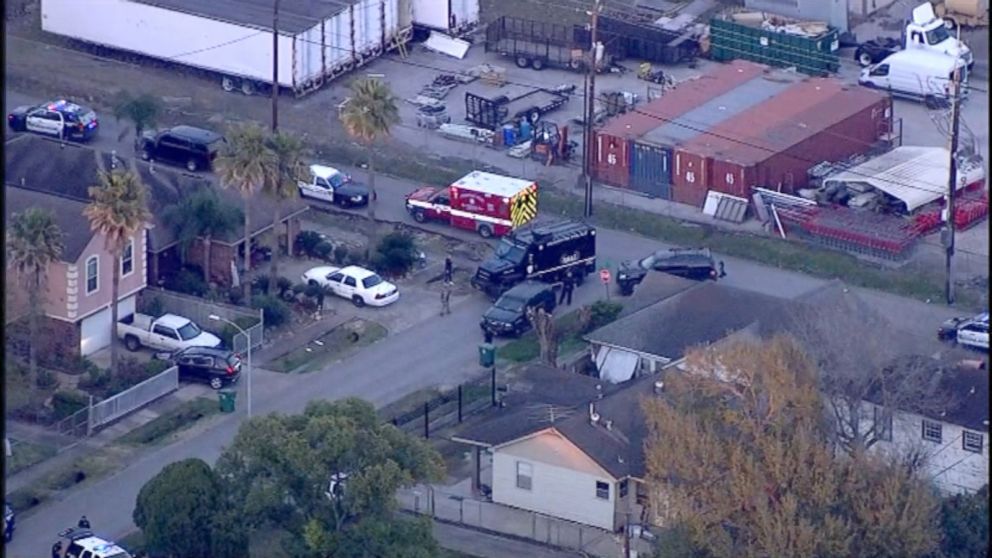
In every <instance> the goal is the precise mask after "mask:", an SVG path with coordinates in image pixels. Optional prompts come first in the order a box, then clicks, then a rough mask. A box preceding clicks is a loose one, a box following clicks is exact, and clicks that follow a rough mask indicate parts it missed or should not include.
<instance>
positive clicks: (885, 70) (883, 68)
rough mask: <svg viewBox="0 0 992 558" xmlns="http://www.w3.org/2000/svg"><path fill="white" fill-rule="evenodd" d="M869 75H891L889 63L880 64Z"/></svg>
mask: <svg viewBox="0 0 992 558" xmlns="http://www.w3.org/2000/svg"><path fill="white" fill-rule="evenodd" d="M869 75H872V76H887V75H889V65H888V64H879V65H878V66H875V67H874V68H873V69H872V71H871V72H869Z"/></svg>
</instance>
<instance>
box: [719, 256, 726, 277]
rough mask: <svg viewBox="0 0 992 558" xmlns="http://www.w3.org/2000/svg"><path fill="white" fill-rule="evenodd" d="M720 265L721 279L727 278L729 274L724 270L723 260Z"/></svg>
mask: <svg viewBox="0 0 992 558" xmlns="http://www.w3.org/2000/svg"><path fill="white" fill-rule="evenodd" d="M718 265H719V267H720V277H721V278H723V277H726V276H727V272H726V271H724V270H723V260H720V263H719V264H718Z"/></svg>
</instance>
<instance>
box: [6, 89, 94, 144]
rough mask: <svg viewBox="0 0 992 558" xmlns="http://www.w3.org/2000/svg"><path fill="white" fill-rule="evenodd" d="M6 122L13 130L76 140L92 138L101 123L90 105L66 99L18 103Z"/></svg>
mask: <svg viewBox="0 0 992 558" xmlns="http://www.w3.org/2000/svg"><path fill="white" fill-rule="evenodd" d="M7 125H8V126H10V129H11V130H14V131H15V132H34V133H36V134H44V135H46V136H54V137H57V138H62V139H74V140H79V141H85V140H88V139H90V138H92V137H93V136H94V135H96V131H97V129H98V128H99V127H100V123H99V122H98V121H97V119H96V113H95V112H93V110H92V109H90V108H89V107H84V106H82V105H77V104H75V103H72V102H69V101H66V100H65V99H61V100H58V101H52V102H50V103H44V104H41V105H36V106H23V107H17V108H16V109H14V110H13V111H12V112H11V113H10V114H8V115H7Z"/></svg>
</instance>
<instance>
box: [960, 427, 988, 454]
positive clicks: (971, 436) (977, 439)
mask: <svg viewBox="0 0 992 558" xmlns="http://www.w3.org/2000/svg"><path fill="white" fill-rule="evenodd" d="M984 438H985V437H984V436H982V435H981V434H979V433H978V432H969V431H968V430H965V431H964V433H963V434H962V435H961V447H962V448H963V449H964V451H971V452H974V453H982V444H983V443H984V441H985V439H984Z"/></svg>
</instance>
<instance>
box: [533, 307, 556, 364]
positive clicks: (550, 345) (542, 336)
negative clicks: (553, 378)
mask: <svg viewBox="0 0 992 558" xmlns="http://www.w3.org/2000/svg"><path fill="white" fill-rule="evenodd" d="M527 320H528V321H530V324H531V326H533V327H534V333H535V334H537V343H538V344H539V345H540V347H541V362H544V363H546V364H547V365H548V366H558V339H559V337H560V335H559V333H558V328H557V327H556V324H555V318H554V316H552V315H551V313H550V312H548V311H546V310H545V309H544V308H537V309H536V310H535V309H533V308H528V309H527Z"/></svg>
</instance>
